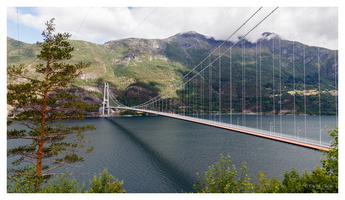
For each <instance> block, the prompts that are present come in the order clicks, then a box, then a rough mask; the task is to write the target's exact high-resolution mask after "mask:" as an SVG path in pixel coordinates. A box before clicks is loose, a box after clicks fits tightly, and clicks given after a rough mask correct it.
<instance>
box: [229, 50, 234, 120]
mask: <svg viewBox="0 0 345 200" xmlns="http://www.w3.org/2000/svg"><path fill="white" fill-rule="evenodd" d="M229 57H230V69H229V84H230V86H229V87H230V95H229V98H230V124H232V110H233V108H232V107H233V106H232V49H230V51H229Z"/></svg>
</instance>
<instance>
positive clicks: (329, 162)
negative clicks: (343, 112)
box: [194, 127, 338, 193]
mask: <svg viewBox="0 0 345 200" xmlns="http://www.w3.org/2000/svg"><path fill="white" fill-rule="evenodd" d="M329 134H330V136H331V137H333V138H334V139H335V141H334V142H333V143H332V146H331V147H332V148H331V149H330V151H325V152H324V153H325V155H326V159H325V160H322V161H321V163H322V167H320V166H316V167H315V169H313V170H311V171H310V172H308V171H304V172H303V173H302V174H300V173H299V172H298V171H296V170H295V169H292V170H290V171H287V172H285V173H284V177H283V179H278V178H275V177H272V178H267V177H266V176H265V174H263V173H262V172H259V173H258V182H257V183H256V182H252V181H251V180H250V177H249V175H248V174H247V173H246V172H247V170H246V169H247V167H246V163H243V165H242V167H241V173H239V172H238V171H237V169H236V166H235V165H232V162H231V159H230V156H229V155H228V156H227V157H225V156H223V155H221V157H220V159H219V160H218V162H217V163H215V164H214V165H212V166H210V167H209V169H208V170H207V171H206V172H205V175H204V178H203V179H201V177H200V175H199V174H197V177H198V182H197V183H196V184H195V185H194V188H195V190H196V191H197V192H201V193H232V192H237V193H242V192H247V193H248V192H258V193H337V192H338V128H337V127H335V129H334V130H329Z"/></svg>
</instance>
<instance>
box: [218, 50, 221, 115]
mask: <svg viewBox="0 0 345 200" xmlns="http://www.w3.org/2000/svg"><path fill="white" fill-rule="evenodd" d="M218 51H219V57H218V58H219V66H218V71H219V72H218V101H219V102H218V106H219V111H218V112H219V117H218V119H219V122H222V82H221V81H222V79H221V78H222V69H221V59H222V56H221V55H220V47H219V49H218Z"/></svg>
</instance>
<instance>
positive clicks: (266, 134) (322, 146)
mask: <svg viewBox="0 0 345 200" xmlns="http://www.w3.org/2000/svg"><path fill="white" fill-rule="evenodd" d="M114 108H116V109H120V110H134V111H138V112H146V113H152V114H157V115H161V116H165V117H171V118H175V119H180V120H185V121H190V122H194V123H199V124H204V125H208V126H213V127H218V128H222V129H227V130H232V131H236V132H241V133H246V134H250V135H255V136H258V137H263V138H268V139H272V140H277V141H281V142H285V143H290V144H295V145H299V146H303V147H307V148H312V149H317V150H324V151H329V149H330V144H328V143H323V142H322V143H320V142H318V141H315V140H310V139H305V138H297V137H294V136H291V135H287V134H281V133H276V132H271V131H265V130H260V129H255V128H249V127H245V126H238V125H233V124H228V123H222V122H216V121H212V120H207V119H200V118H195V117H189V116H183V115H178V114H172V113H165V112H157V111H152V110H144V109H136V108H131V107H114Z"/></svg>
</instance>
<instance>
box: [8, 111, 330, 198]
mask: <svg viewBox="0 0 345 200" xmlns="http://www.w3.org/2000/svg"><path fill="white" fill-rule="evenodd" d="M208 117H209V116H205V118H208ZM215 117H217V116H215ZM221 120H222V121H224V122H229V121H230V120H231V121H232V122H233V123H234V124H239V125H244V123H245V125H246V126H250V127H254V128H256V127H258V126H259V127H261V126H262V127H263V128H265V129H266V130H273V129H275V131H277V132H279V130H280V125H282V130H284V132H287V133H289V134H296V133H297V132H298V134H299V136H300V137H305V136H307V137H308V138H313V139H315V140H318V139H319V135H320V131H319V127H320V125H319V122H320V118H319V117H318V116H307V117H304V116H295V117H294V116H282V118H280V116H268V115H267V116H256V115H250V116H249V115H247V116H243V115H233V116H232V119H230V117H229V116H225V115H223V116H222V117H221ZM305 120H306V121H305ZM80 123H81V124H90V123H93V124H95V126H96V127H97V129H96V130H94V131H90V132H87V133H85V135H86V137H87V138H89V139H91V143H90V145H92V146H94V147H95V150H94V151H93V152H92V153H90V154H85V155H83V156H84V160H85V161H84V162H83V163H81V164H79V165H80V167H77V168H76V167H64V168H62V169H59V171H61V172H64V171H66V170H68V171H69V172H75V173H78V174H79V175H75V178H77V179H78V180H79V181H84V182H88V180H90V179H92V177H93V175H94V174H98V173H100V172H101V171H102V170H103V169H104V168H107V169H108V171H109V172H110V174H112V175H113V176H115V177H116V178H118V179H119V180H123V181H124V186H123V188H124V189H125V190H126V191H127V192H129V193H155V192H159V193H176V192H193V184H194V183H195V182H196V180H197V178H196V173H197V172H199V173H200V174H203V173H204V172H205V171H206V170H207V169H208V166H210V165H212V164H214V163H215V162H217V160H218V158H219V156H220V154H223V155H227V154H230V155H231V157H232V160H233V163H234V164H235V165H236V166H237V167H238V169H239V168H240V166H241V164H242V163H243V162H244V161H246V162H247V166H248V173H250V174H251V178H252V179H254V180H255V179H256V175H257V173H258V172H259V171H260V170H261V171H262V172H264V173H266V174H267V175H268V176H276V177H282V175H283V173H284V172H285V171H287V170H290V169H292V168H295V169H297V170H298V171H301V172H302V171H303V170H306V169H313V168H314V167H315V166H316V165H318V164H319V165H320V160H321V159H322V158H323V154H322V152H320V151H317V150H312V149H308V148H304V147H299V146H295V145H292V144H286V143H282V142H278V141H273V140H269V139H264V138H259V137H256V136H251V135H246V134H242V133H237V132H233V131H228V130H223V129H219V128H214V127H209V126H205V125H200V124H195V123H191V122H186V121H181V120H177V119H171V118H167V117H159V116H146V117H116V118H88V119H86V120H85V121H83V122H80ZM305 124H307V133H304V130H305V128H304V126H305ZM325 125H328V126H329V127H330V128H332V127H333V126H334V125H336V117H334V116H322V118H321V127H322V128H324V127H325ZM273 127H274V128H273ZM291 127H297V129H298V131H295V132H294V131H293V130H294V128H291ZM321 134H322V140H323V141H326V142H329V141H330V140H331V139H330V138H329V137H328V136H327V132H326V131H325V130H323V131H322V132H321ZM17 144H18V142H16V141H9V142H8V146H9V147H11V146H15V145H17ZM10 160H11V159H9V161H10ZM9 161H8V162H9Z"/></svg>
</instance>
